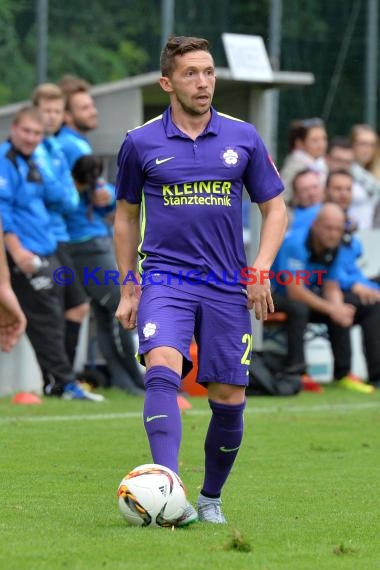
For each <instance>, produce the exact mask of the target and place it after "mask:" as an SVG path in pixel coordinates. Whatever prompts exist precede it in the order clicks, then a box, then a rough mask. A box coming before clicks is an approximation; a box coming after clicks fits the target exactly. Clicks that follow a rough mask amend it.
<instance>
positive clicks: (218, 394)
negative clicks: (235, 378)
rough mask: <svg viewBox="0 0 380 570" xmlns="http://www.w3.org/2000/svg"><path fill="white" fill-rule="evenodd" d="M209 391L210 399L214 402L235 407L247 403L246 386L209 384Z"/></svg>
mask: <svg viewBox="0 0 380 570" xmlns="http://www.w3.org/2000/svg"><path fill="white" fill-rule="evenodd" d="M207 390H208V397H209V399H210V400H212V401H213V402H218V403H220V404H230V405H234V404H242V403H243V402H244V401H245V386H234V385H231V384H221V383H219V382H209V384H208V387H207Z"/></svg>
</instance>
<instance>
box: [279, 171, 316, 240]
mask: <svg viewBox="0 0 380 570" xmlns="http://www.w3.org/2000/svg"><path fill="white" fill-rule="evenodd" d="M292 189H293V192H292V196H291V200H290V204H291V208H288V209H289V210H290V211H289V228H290V230H295V229H297V228H299V227H302V226H303V225H304V224H305V223H308V220H310V222H311V221H312V220H313V219H314V218H315V216H316V215H317V213H318V211H319V208H320V206H321V204H322V202H323V200H324V188H323V186H322V183H321V177H320V176H319V174H318V173H317V172H315V170H310V169H309V168H305V169H304V170H301V171H300V172H298V173H297V174H296V175H295V176H294V178H293V180H292Z"/></svg>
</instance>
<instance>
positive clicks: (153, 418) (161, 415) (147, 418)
mask: <svg viewBox="0 0 380 570" xmlns="http://www.w3.org/2000/svg"><path fill="white" fill-rule="evenodd" d="M168 417H169V416H167V415H166V414H159V415H158V416H147V417H146V420H145V421H146V423H147V424H148V423H149V422H152V421H153V420H159V419H161V418H168Z"/></svg>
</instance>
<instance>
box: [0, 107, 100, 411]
mask: <svg viewBox="0 0 380 570" xmlns="http://www.w3.org/2000/svg"><path fill="white" fill-rule="evenodd" d="M43 133H44V127H43V119H42V116H41V114H40V112H39V110H38V109H36V108H35V107H33V106H28V107H23V108H22V109H21V110H19V111H18V112H17V113H16V115H15V117H14V119H13V121H12V124H11V129H10V138H9V140H7V141H6V142H4V143H3V144H2V145H1V146H0V179H1V181H2V186H1V193H0V213H1V215H2V218H3V224H4V232H5V238H4V239H5V244H6V247H7V250H8V254H9V255H8V263H9V266H10V272H11V282H12V287H13V289H14V291H15V293H16V295H17V298H18V300H19V303H20V305H21V307H22V309H23V311H24V313H25V315H26V317H27V329H26V332H27V334H28V337H29V340H30V342H31V344H32V346H33V348H34V351H35V353H36V357H37V360H38V363H39V365H40V367H41V371H42V375H43V378H44V392H45V394H49V395H55V396H62V397H64V398H65V399H86V400H92V401H101V400H103V399H104V398H103V396H100V395H97V394H92V393H90V392H87V391H86V390H83V388H82V387H81V386H80V385H79V384H78V383H77V382H76V381H75V376H74V372H73V369H72V366H71V363H70V360H69V358H68V356H67V353H66V348H65V321H64V316H63V303H62V288H61V287H58V286H57V285H56V283H55V280H54V271H55V270H56V269H57V268H58V267H59V266H60V262H59V260H58V258H57V257H56V256H55V251H56V248H57V239H56V236H55V235H54V233H53V231H52V229H51V221H50V215H49V212H48V210H47V207H46V204H48V205H52V207H54V208H56V209H60V208H62V209H63V210H64V209H65V208H66V206H67V201H68V195H67V193H66V192H64V191H63V189H62V185H61V184H58V183H57V179H56V177H55V176H52V175H51V172H50V170H47V169H46V170H45V169H43V168H42V166H41V165H40V166H39V167H37V164H36V161H35V155H34V151H35V149H36V147H37V146H38V145H39V144H40V143H41V141H42V138H43Z"/></svg>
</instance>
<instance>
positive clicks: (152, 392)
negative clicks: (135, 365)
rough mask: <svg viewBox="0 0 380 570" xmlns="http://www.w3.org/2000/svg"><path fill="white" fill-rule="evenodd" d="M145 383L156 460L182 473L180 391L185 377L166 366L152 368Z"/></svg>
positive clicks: (148, 428) (149, 432)
mask: <svg viewBox="0 0 380 570" xmlns="http://www.w3.org/2000/svg"><path fill="white" fill-rule="evenodd" d="M144 381H145V388H146V393H145V402H144V426H145V431H146V433H147V436H148V440H149V445H150V451H151V453H152V457H153V461H154V463H159V464H160V465H165V467H169V469H172V470H173V471H174V472H175V473H178V452H179V447H180V444H181V437H182V424H181V413H180V410H179V407H178V403H177V392H178V388H179V385H180V382H181V378H180V376H179V374H177V373H176V372H174V370H171V369H170V368H167V367H166V366H152V368H150V369H149V370H148V372H147V373H146V375H145V379H144Z"/></svg>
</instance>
